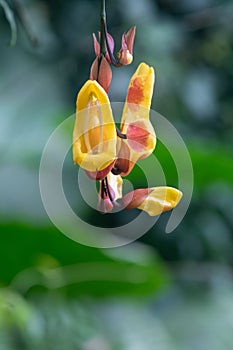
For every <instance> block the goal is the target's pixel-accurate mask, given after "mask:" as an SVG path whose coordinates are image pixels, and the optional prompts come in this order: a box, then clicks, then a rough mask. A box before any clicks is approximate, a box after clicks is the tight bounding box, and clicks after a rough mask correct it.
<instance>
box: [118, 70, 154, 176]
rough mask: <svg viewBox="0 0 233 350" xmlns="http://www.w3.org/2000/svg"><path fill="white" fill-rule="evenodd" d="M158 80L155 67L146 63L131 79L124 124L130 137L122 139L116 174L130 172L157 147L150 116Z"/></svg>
mask: <svg viewBox="0 0 233 350" xmlns="http://www.w3.org/2000/svg"><path fill="white" fill-rule="evenodd" d="M154 80H155V76H154V70H153V68H152V67H149V66H148V65H147V64H145V63H141V64H140V65H139V67H138V68H137V70H136V72H135V73H134V75H133V76H132V78H131V80H130V83H129V87H128V93H127V97H126V102H125V105H124V109H123V114H122V119H121V126H120V132H121V133H122V134H124V135H126V139H119V140H118V149H119V152H118V159H117V161H116V163H115V165H114V171H115V174H120V175H122V176H126V175H128V174H129V173H130V171H131V170H132V169H133V167H134V165H135V163H136V162H137V161H138V160H139V159H142V158H146V157H148V156H149V155H150V154H151V153H152V152H153V150H154V148H155V145H156V136H155V132H154V128H153V126H152V124H151V122H150V120H149V113H150V105H151V99H152V94H153V87H154Z"/></svg>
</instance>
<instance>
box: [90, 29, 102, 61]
mask: <svg viewBox="0 0 233 350" xmlns="http://www.w3.org/2000/svg"><path fill="white" fill-rule="evenodd" d="M92 35H93V42H94V50H95V54H96V56H97V57H99V55H100V44H99V42H98V40H97V39H96V36H95V34H94V33H93V34H92Z"/></svg>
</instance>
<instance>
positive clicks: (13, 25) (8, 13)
mask: <svg viewBox="0 0 233 350" xmlns="http://www.w3.org/2000/svg"><path fill="white" fill-rule="evenodd" d="M0 6H2V8H3V10H4V13H5V16H6V19H7V21H8V23H9V25H10V28H11V40H10V43H9V45H10V46H14V45H15V43H16V40H17V26H16V22H15V16H14V13H13V11H12V9H11V8H10V6H9V5H8V3H7V2H6V0H0Z"/></svg>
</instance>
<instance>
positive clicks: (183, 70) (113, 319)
mask: <svg viewBox="0 0 233 350" xmlns="http://www.w3.org/2000/svg"><path fill="white" fill-rule="evenodd" d="M8 4H9V5H10V7H11V9H13V13H14V16H15V20H16V24H17V36H18V38H17V41H16V45H15V46H13V47H8V42H9V41H10V27H9V23H8V21H7V19H6V16H5V14H4V11H3V8H2V7H0V91H1V92H0V106H1V107H0V122H1V124H0V125H1V127H0V287H1V288H0V350H18V349H20V350H21V349H22V350H24V349H25V350H31V349H33V350H42V349H46V350H53V349H56V350H57V349H59V350H60V349H62V350H63V349H67V350H73V349H78V350H79V349H80V350H109V349H113V350H115V349H116V350H117V349H119V350H131V349H133V350H144V349H146V350H150V349H151V350H154V349H156V350H160V349H163V350H170V349H172V350H173V349H174V350H175V349H179V350H187V349H188V350H189V349H191V350H192V349H193V350H194V349H195V350H197V349H198V350H202V349H203V350H204V349H205V350H206V349H211V350H225V349H227V350H228V349H233V333H232V329H233V288H232V287H233V283H232V282H233V280H232V277H233V276H232V264H233V253H232V251H233V230H232V228H233V205H232V202H233V160H232V155H233V149H232V140H233V133H232V130H233V118H232V110H233V101H232V87H233V86H232V85H233V4H232V2H230V1H217V0H197V1H196V0H179V1H174V0H158V1H153V0H135V1H133V0H128V1H123V0H119V1H115V2H113V1H107V18H108V28H109V32H110V33H111V34H112V35H113V37H114V38H115V42H116V47H117V48H119V47H120V39H121V34H122V33H123V32H124V31H125V30H127V29H129V27H130V26H132V25H134V24H135V25H136V26H137V34H136V42H135V48H134V62H133V63H132V65H131V66H128V67H123V68H122V69H119V70H117V69H114V71H113V82H112V86H111V89H110V97H111V100H112V101H124V98H125V94H126V91H127V85H128V81H129V78H130V76H131V74H132V73H133V72H134V70H135V69H136V67H137V65H138V63H139V62H141V61H145V62H146V63H148V64H150V65H152V66H154V67H155V69H156V74H157V81H156V88H155V92H154V98H153V104H152V108H153V109H155V110H156V111H158V112H159V113H161V114H162V115H164V116H166V117H167V119H168V120H169V121H171V122H172V123H173V125H174V126H175V127H176V128H177V130H178V131H179V132H180V134H181V135H182V137H183V139H184V141H185V142H186V145H187V147H188V149H189V152H190V155H191V158H192V162H193V168H194V177H195V183H194V193H193V198H192V201H191V205H190V208H189V210H188V213H187V215H186V216H185V218H184V220H183V222H182V223H181V224H180V225H179V227H178V228H177V229H176V230H175V231H174V232H173V233H172V234H169V235H167V234H165V233H164V230H165V226H166V222H167V220H168V217H169V214H164V215H163V216H162V217H161V218H160V219H159V221H158V223H157V224H156V225H155V226H154V228H153V229H151V230H150V231H149V232H148V233H147V234H146V235H144V236H143V237H142V238H141V239H140V240H139V241H138V242H135V243H132V244H130V245H127V246H124V247H120V248H114V249H113V248H112V249H96V248H90V247H86V246H83V245H80V244H78V243H76V242H74V241H71V240H70V239H68V238H67V237H66V236H64V235H63V234H62V233H60V232H59V231H58V230H57V229H56V228H55V227H54V226H53V225H52V223H51V222H50V221H49V218H48V217H47V214H46V212H45V210H44V208H43V205H42V202H41V199H40V192H39V184H38V170H39V163H40V157H41V153H42V150H43V147H44V145H45V143H46V141H47V139H48V137H49V135H50V134H51V132H52V131H53V130H54V129H55V128H56V127H57V126H58V125H59V124H60V123H61V122H62V121H63V120H65V119H66V118H67V117H68V116H69V115H71V114H73V113H74V110H75V99H76V94H77V92H78V90H79V89H80V87H81V86H82V84H83V83H84V82H85V81H86V80H87V78H88V75H89V68H90V65H91V63H92V61H93V59H94V52H93V43H92V36H91V34H92V32H97V31H98V29H99V1H94V0H93V1H79V0H68V1H62V0H57V1H52V0H51V1H43V0H25V1H23V0H14V1H13V0H12V1H8ZM0 5H3V6H4V2H3V1H1V2H0ZM5 9H6V8H5ZM7 14H8V15H11V14H12V13H11V12H9V11H8V12H7ZM69 132H70V131H69V130H67V135H68V136H69ZM156 155H157V159H158V160H159V161H160V163H161V164H162V166H163V168H164V171H165V173H166V177H167V182H168V184H169V185H176V181H177V179H175V177H176V172H175V170H174V164H173V162H172V159H171V157H170V155H169V153H168V152H167V151H166V149H164V148H163V147H162V145H161V144H158V147H157V149H156ZM65 169H66V170H65V174H64V188H65V189H66V193H67V196H68V197H69V200H70V201H71V202H72V203H73V205H74V206H75V208H76V210H77V211H78V212H81V213H82V215H83V217H85V218H86V220H89V221H90V220H94V221H95V222H99V223H100V224H101V225H102V224H103V225H104V224H106V225H107V224H108V223H109V222H110V221H111V215H109V217H110V218H109V217H107V216H104V217H103V216H100V215H99V214H98V213H95V212H94V211H93V210H92V211H91V210H90V209H89V208H88V207H87V206H85V205H84V204H83V203H82V202H81V200H80V198H79V196H78V195H77V194H76V193H72V184H73V183H74V182H75V181H76V177H77V168H75V167H74V166H73V164H72V158H71V155H70V154H69V155H68V156H67V161H66V168H65ZM139 174H140V172H139V170H138V169H135V171H134V172H132V174H131V175H130V179H131V180H132V181H133V182H134V183H135V185H136V186H137V187H140V186H141V185H142V183H143V181H144V180H143V176H142V177H140V176H139ZM155 177H156V174H155ZM127 215H128V217H129V218H130V215H132V213H131V212H129V213H127ZM115 220H116V221H115V223H117V220H119V216H116V218H115ZM77 230H78V228H77Z"/></svg>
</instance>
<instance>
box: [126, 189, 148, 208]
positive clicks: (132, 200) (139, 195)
mask: <svg viewBox="0 0 233 350" xmlns="http://www.w3.org/2000/svg"><path fill="white" fill-rule="evenodd" d="M149 193H150V188H140V189H137V190H134V191H131V192H129V193H127V194H126V195H125V196H124V197H123V198H122V204H123V206H124V208H125V209H127V210H129V209H133V208H138V207H139V205H140V204H141V203H142V202H143V201H144V200H145V199H146V198H147V197H148V195H149Z"/></svg>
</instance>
